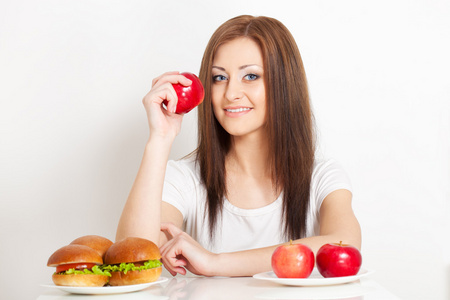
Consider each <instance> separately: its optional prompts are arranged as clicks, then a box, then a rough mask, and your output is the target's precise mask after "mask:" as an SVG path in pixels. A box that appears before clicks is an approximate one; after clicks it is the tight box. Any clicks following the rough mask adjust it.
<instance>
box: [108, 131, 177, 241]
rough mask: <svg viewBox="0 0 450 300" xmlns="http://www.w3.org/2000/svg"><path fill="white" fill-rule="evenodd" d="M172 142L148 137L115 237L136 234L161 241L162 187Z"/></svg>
mask: <svg viewBox="0 0 450 300" xmlns="http://www.w3.org/2000/svg"><path fill="white" fill-rule="evenodd" d="M171 145H172V140H169V139H163V138H150V139H149V141H148V143H147V145H146V147H145V151H144V155H143V158H142V162H141V165H140V168H139V171H138V174H137V176H136V179H135V181H134V184H133V186H132V188H131V191H130V194H129V196H128V199H127V201H126V203H125V206H124V209H123V211H122V215H121V217H120V220H119V225H118V228H117V233H116V240H120V239H123V238H125V237H128V236H137V237H143V238H147V239H149V240H151V241H154V242H155V243H158V240H159V236H160V223H161V199H162V190H163V185H164V176H165V171H166V165H167V161H168V159H169V153H170V148H171Z"/></svg>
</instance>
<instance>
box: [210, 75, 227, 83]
mask: <svg viewBox="0 0 450 300" xmlns="http://www.w3.org/2000/svg"><path fill="white" fill-rule="evenodd" d="M224 80H227V78H226V77H225V76H223V75H215V76H213V81H214V82H218V81H224Z"/></svg>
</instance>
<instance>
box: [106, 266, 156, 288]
mask: <svg viewBox="0 0 450 300" xmlns="http://www.w3.org/2000/svg"><path fill="white" fill-rule="evenodd" d="M161 272H162V267H158V268H153V269H148V270H143V271H128V272H127V274H125V273H124V272H111V277H110V278H109V284H110V285H113V286H117V285H132V284H141V283H148V282H153V281H156V280H158V278H159V276H160V275H161Z"/></svg>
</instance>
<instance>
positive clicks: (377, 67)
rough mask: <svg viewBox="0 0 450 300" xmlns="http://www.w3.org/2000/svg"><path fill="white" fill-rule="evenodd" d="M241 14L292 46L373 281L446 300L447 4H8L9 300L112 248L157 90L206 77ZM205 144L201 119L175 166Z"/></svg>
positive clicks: (4, 108) (26, 0) (2, 111)
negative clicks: (347, 182) (69, 259)
mask: <svg viewBox="0 0 450 300" xmlns="http://www.w3.org/2000/svg"><path fill="white" fill-rule="evenodd" d="M240 14H251V15H267V16H271V17H275V18H277V19H279V20H280V21H282V22H283V23H284V24H285V25H286V26H287V27H288V28H289V29H290V30H291V32H292V34H293V35H294V37H295V39H296V41H297V43H298V45H299V48H300V51H301V54H302V57H303V60H304V64H305V68H306V72H307V76H308V80H309V86H310V92H311V100H312V104H313V107H314V112H315V116H316V120H317V125H318V136H319V142H320V147H319V151H320V152H319V153H320V155H323V156H326V157H334V158H336V159H337V160H339V161H340V162H341V163H342V164H343V165H344V166H345V168H346V170H347V171H348V173H349V174H350V176H351V178H352V183H353V186H354V209H355V211H356V214H357V216H358V218H359V220H360V223H361V226H362V229H363V257H364V265H365V267H367V268H371V269H375V270H376V273H375V274H374V275H373V278H374V279H375V280H376V281H377V282H379V283H380V284H381V285H383V286H384V287H386V288H387V289H388V290H390V291H391V292H392V293H394V294H396V295H398V296H399V297H401V298H402V299H449V296H448V294H449V291H448V290H447V287H446V286H449V285H450V253H449V250H448V249H449V247H450V242H449V222H448V221H446V216H448V215H449V212H450V207H449V199H450V192H449V186H450V171H449V169H450V101H449V100H450V75H449V71H450V59H449V53H450V46H449V40H450V18H449V16H450V4H449V1H438V0H431V1H430V0H421V1H411V0H410V1H392V0H389V1H370V2H369V1H360V0H352V1H332V0H330V1H280V0H278V1H261V0H259V1H241V0H239V1H230V0H227V1H193V0H191V1H178V2H176V1H95V0H94V1H92V0H90V1H85V0H83V1H65V0H55V1H33V0H14V1H13V0H10V1H5V0H1V2H0V100H1V106H0V130H1V136H0V145H1V146H0V198H1V199H0V200H1V202H0V205H1V207H0V233H1V241H0V260H1V264H0V265H1V268H2V271H1V273H0V290H1V295H2V298H5V299H14V298H15V299H35V298H36V297H37V296H38V295H39V293H40V292H42V291H43V289H42V288H41V287H39V284H42V283H50V282H51V279H50V276H51V274H52V272H53V271H54V270H53V269H51V268H48V267H46V263H47V259H48V257H49V256H50V255H51V253H52V252H53V251H55V250H56V249H57V248H59V247H61V246H63V245H66V244H68V243H69V242H71V241H72V240H73V239H75V238H77V237H79V236H82V235H86V234H99V235H103V236H105V237H108V238H110V239H114V234H115V230H116V226H117V222H118V218H119V215H120V212H121V210H122V206H123V204H124V201H125V199H126V198H127V195H128V192H129V190H130V187H131V185H132V182H133V180H134V177H135V175H136V172H137V169H138V166H139V163H140V159H141V155H142V152H143V147H144V144H145V142H146V139H147V136H148V128H147V120H146V115H145V111H144V109H143V107H142V103H141V100H142V98H143V96H144V95H145V94H146V93H147V92H148V90H149V89H150V85H151V80H152V78H154V77H156V76H158V75H160V74H161V73H163V72H165V71H171V70H179V71H191V72H195V73H198V70H199V66H200V60H201V58H202V55H203V50H204V48H205V46H206V43H207V41H208V39H209V37H210V36H211V34H212V33H213V31H214V30H215V29H216V28H217V27H218V26H219V25H220V24H221V23H223V22H224V21H226V20H228V19H229V18H231V17H234V16H237V15H240ZM195 145H196V110H195V111H193V112H191V113H190V114H188V115H186V116H185V118H184V123H183V128H182V132H181V134H180V136H179V137H178V139H177V141H176V143H175V146H174V148H173V151H172V153H171V157H172V158H179V157H181V156H183V155H184V154H187V153H189V152H190V151H192V150H193V149H194V148H195Z"/></svg>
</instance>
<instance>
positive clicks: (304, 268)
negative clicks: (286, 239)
mask: <svg viewBox="0 0 450 300" xmlns="http://www.w3.org/2000/svg"><path fill="white" fill-rule="evenodd" d="M313 268H314V253H313V252H312V250H311V248H309V247H308V246H306V245H303V244H292V241H291V242H290V244H289V245H282V246H279V247H278V248H276V249H275V251H274V252H273V254H272V269H273V272H274V273H275V275H277V277H279V278H307V277H308V276H309V275H311V272H312V270H313Z"/></svg>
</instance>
